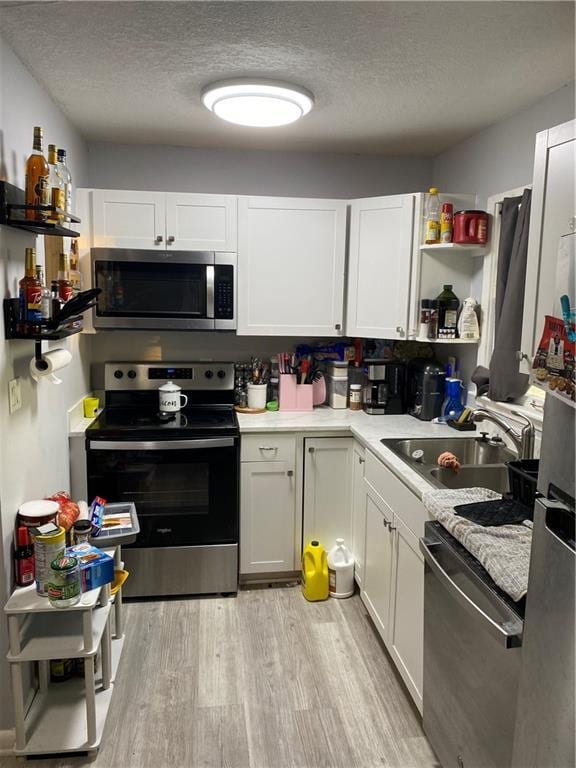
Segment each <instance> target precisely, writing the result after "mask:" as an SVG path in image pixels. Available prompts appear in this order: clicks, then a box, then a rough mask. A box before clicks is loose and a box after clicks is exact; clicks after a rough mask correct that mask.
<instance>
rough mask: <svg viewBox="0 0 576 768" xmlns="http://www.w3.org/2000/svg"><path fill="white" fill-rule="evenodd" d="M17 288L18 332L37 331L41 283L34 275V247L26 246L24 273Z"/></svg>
mask: <svg viewBox="0 0 576 768" xmlns="http://www.w3.org/2000/svg"><path fill="white" fill-rule="evenodd" d="M19 288H20V290H19V300H20V323H19V330H20V333H27V334H31V333H39V331H40V328H41V322H42V284H41V282H40V281H39V280H38V278H37V277H36V251H35V250H34V248H26V266H25V273H24V277H23V278H22V280H20V283H19Z"/></svg>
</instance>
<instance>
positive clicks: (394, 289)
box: [346, 195, 414, 339]
mask: <svg viewBox="0 0 576 768" xmlns="http://www.w3.org/2000/svg"><path fill="white" fill-rule="evenodd" d="M350 209H351V220H350V246H349V263H348V305H347V311H346V335H347V336H359V337H361V338H373V337H375V338H380V339H405V338H407V334H408V317H409V311H410V270H411V253H412V240H413V227H414V195H394V196H391V197H374V198H366V199H363V200H354V201H352V203H351V204H350Z"/></svg>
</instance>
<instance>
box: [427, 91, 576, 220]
mask: <svg viewBox="0 0 576 768" xmlns="http://www.w3.org/2000/svg"><path fill="white" fill-rule="evenodd" d="M574 85H575V83H570V84H569V85H566V86H564V87H563V88H560V89H559V90H557V91H554V93H551V94H549V95H548V96H546V97H545V98H544V99H542V100H541V101H538V102H536V104H533V105H532V106H531V107H529V108H528V109H525V110H523V111H522V112H518V113H517V114H515V115H512V116H511V117H508V118H507V119H505V120H501V121H500V122H499V123H496V124H494V125H491V126H490V127H489V128H486V129H485V130H483V131H481V132H480V133H478V134H476V135H475V136H472V137H471V138H470V139H467V140H466V141H463V142H462V143H461V144H458V145H457V146H455V147H452V148H451V149H449V150H447V151H446V152H443V153H442V154H440V155H438V156H437V157H435V158H434V167H433V177H434V183H435V184H436V185H437V186H438V187H439V188H440V190H442V189H449V190H451V191H453V192H475V193H476V195H477V201H478V206H479V208H485V206H486V200H487V198H488V197H489V196H490V195H494V194H496V193H498V192H505V191H506V190H508V189H514V188H516V187H520V186H522V185H523V184H530V183H532V172H533V167H534V141H535V137H536V134H537V133H538V131H543V130H545V129H546V128H552V126H554V125H560V124H561V123H565V122H567V121H568V120H572V119H573V118H574Z"/></svg>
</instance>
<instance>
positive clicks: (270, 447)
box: [258, 445, 278, 451]
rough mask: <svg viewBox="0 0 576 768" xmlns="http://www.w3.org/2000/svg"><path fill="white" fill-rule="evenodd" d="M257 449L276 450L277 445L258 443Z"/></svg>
mask: <svg viewBox="0 0 576 768" xmlns="http://www.w3.org/2000/svg"><path fill="white" fill-rule="evenodd" d="M258 450H259V451H277V450H278V446H277V445H259V446H258Z"/></svg>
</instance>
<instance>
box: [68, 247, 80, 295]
mask: <svg viewBox="0 0 576 768" xmlns="http://www.w3.org/2000/svg"><path fill="white" fill-rule="evenodd" d="M79 264H80V257H79V255H78V240H72V245H71V246H70V282H71V283H72V290H73V291H74V295H76V294H77V293H80V291H81V290H82V275H81V274H80V270H79V268H78V265H79Z"/></svg>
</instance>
